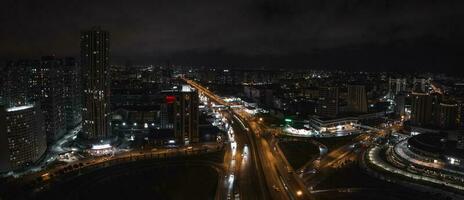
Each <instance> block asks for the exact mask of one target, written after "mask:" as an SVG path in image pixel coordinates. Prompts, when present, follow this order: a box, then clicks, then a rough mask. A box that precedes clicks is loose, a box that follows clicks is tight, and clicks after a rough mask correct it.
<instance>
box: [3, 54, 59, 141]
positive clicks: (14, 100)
mask: <svg viewBox="0 0 464 200" xmlns="http://www.w3.org/2000/svg"><path fill="white" fill-rule="evenodd" d="M5 75H6V82H5V85H4V90H5V94H4V95H5V102H6V103H7V104H8V106H21V105H25V104H28V103H35V104H36V106H37V107H38V108H40V112H42V115H43V117H44V121H45V132H46V134H47V139H48V141H49V142H53V141H54V140H56V139H58V138H59V137H61V136H62V135H63V134H64V133H65V132H66V127H65V114H64V102H63V95H64V93H63V92H64V88H63V84H64V79H63V78H64V76H63V75H64V74H63V69H62V61H61V60H60V59H56V58H55V57H54V56H45V57H42V59H41V60H19V61H14V62H9V64H8V66H7V68H6V71H5Z"/></svg>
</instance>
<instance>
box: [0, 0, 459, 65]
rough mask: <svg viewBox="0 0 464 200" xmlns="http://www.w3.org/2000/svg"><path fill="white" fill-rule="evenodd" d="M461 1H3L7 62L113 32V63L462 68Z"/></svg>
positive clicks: (69, 49)
mask: <svg viewBox="0 0 464 200" xmlns="http://www.w3.org/2000/svg"><path fill="white" fill-rule="evenodd" d="M463 19H464V1H462V0H455V1H451V0H449V1H448V0H415V1H411V0H375V1H373V0H332V1H327V0H315V1H311V0H293V1H292V0H230V1H220V0H210V1H204V0H185V1H175V0H164V1H163V0H144V1H128V0H125V1H122V0H112V1H98V2H96V1H90V0H66V1H64V0H57V1H49V0H41V1H25V0H2V2H1V6H0V24H1V28H0V59H2V60H6V59H17V58H39V57H40V56H41V55H50V54H55V55H57V56H75V57H78V56H79V34H80V30H82V29H87V28H89V27H92V26H94V25H100V26H101V27H102V28H103V29H106V30H109V31H110V32H111V35H112V38H111V51H112V52H111V58H112V62H113V63H121V64H123V63H124V62H125V61H126V60H129V59H130V60H132V61H133V63H154V64H168V63H169V64H191V65H206V66H215V65H219V66H231V67H232V66H236V67H244V66H246V67H248V66H250V67H263V66H273V67H318V68H325V67H327V68H342V69H348V70H349V69H390V70H395V69H413V70H417V69H421V68H425V69H427V70H437V69H439V70H451V71H452V70H455V69H457V66H462V65H463V64H464V62H463V60H464V59H463V58H462V56H461V55H462V54H463V50H462V47H463V44H464V39H463V36H464V28H463V27H464V25H463V24H464V22H463Z"/></svg>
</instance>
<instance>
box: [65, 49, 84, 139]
mask: <svg viewBox="0 0 464 200" xmlns="http://www.w3.org/2000/svg"><path fill="white" fill-rule="evenodd" d="M62 61H63V64H62V67H63V75H64V78H63V79H64V84H63V101H64V112H65V119H66V129H67V130H70V129H72V128H74V127H76V126H77V125H79V123H80V122H81V119H82V118H81V109H82V105H81V100H82V95H81V94H82V88H81V81H80V80H81V76H80V68H79V65H78V64H77V62H76V60H75V59H74V58H64V59H63V60H62Z"/></svg>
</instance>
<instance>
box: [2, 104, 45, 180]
mask: <svg viewBox="0 0 464 200" xmlns="http://www.w3.org/2000/svg"><path fill="white" fill-rule="evenodd" d="M44 128H45V127H44V121H43V118H42V114H41V112H40V109H39V108H38V107H37V106H35V105H33V104H24V105H21V106H16V107H10V106H5V105H0V172H5V171H11V170H17V169H21V168H23V167H26V166H29V165H30V164H31V163H34V162H36V161H37V160H39V159H40V157H41V156H42V155H43V154H44V152H45V150H46V149H47V143H46V136H45V129H44Z"/></svg>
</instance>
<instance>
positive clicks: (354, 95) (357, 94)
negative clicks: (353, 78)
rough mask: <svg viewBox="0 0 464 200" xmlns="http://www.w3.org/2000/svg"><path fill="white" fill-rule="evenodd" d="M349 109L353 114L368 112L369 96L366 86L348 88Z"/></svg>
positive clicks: (350, 86)
mask: <svg viewBox="0 0 464 200" xmlns="http://www.w3.org/2000/svg"><path fill="white" fill-rule="evenodd" d="M348 108H349V109H350V111H351V112H357V113H366V112H367V94H366V88H365V87H364V85H349V86H348Z"/></svg>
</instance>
